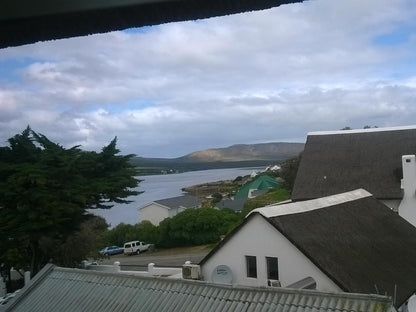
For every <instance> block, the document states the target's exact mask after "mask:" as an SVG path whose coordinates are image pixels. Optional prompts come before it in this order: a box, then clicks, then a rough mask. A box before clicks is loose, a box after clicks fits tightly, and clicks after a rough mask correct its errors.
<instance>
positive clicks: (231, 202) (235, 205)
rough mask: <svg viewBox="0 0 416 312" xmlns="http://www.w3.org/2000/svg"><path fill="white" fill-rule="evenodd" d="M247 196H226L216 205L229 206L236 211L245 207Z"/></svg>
mask: <svg viewBox="0 0 416 312" xmlns="http://www.w3.org/2000/svg"><path fill="white" fill-rule="evenodd" d="M246 201H247V198H234V199H230V198H224V199H221V200H220V201H219V202H218V203H217V204H216V205H215V206H216V207H217V208H229V209H232V210H234V211H241V210H243V208H244V204H245V203H246Z"/></svg>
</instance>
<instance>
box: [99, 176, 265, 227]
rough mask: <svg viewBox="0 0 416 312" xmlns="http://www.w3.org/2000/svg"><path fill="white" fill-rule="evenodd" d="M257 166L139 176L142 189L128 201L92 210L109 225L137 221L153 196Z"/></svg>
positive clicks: (171, 193)
mask: <svg viewBox="0 0 416 312" xmlns="http://www.w3.org/2000/svg"><path fill="white" fill-rule="evenodd" d="M259 170H260V169H259V168H230V169H212V170H201V171H190V172H184V173H176V174H164V175H150V176H143V177H139V179H142V180H143V181H142V182H140V184H139V187H138V188H137V189H136V190H137V191H144V193H142V194H140V195H137V196H131V197H129V198H128V199H129V200H132V201H133V202H132V203H130V204H115V205H114V207H113V208H111V209H95V210H94V211H93V212H94V213H95V214H97V215H100V216H102V217H104V218H105V219H106V220H107V223H109V224H110V225H111V226H112V227H114V226H116V225H117V224H119V223H121V222H123V223H129V224H136V223H138V222H139V221H140V217H139V210H138V209H139V208H140V207H142V206H144V205H145V204H147V203H150V202H152V201H155V200H159V199H164V198H169V197H175V196H180V195H183V192H182V188H184V187H187V186H192V185H196V184H201V183H206V182H214V181H221V180H232V179H235V178H236V177H238V176H244V175H248V174H251V173H252V172H253V171H259Z"/></svg>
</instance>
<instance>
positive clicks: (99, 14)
mask: <svg viewBox="0 0 416 312" xmlns="http://www.w3.org/2000/svg"><path fill="white" fill-rule="evenodd" d="M300 1H301V0H255V1H253V0H210V1H207V0H88V1H74V0H69V1H56V0H38V1H36V3H34V2H33V1H32V0H13V1H9V0H8V1H0V29H1V32H0V48H5V47H9V46H17V45H23V44H28V43H34V42H37V41H44V40H52V39H61V38H69V37H76V36H84V35H90V34H94V33H103V32H109V31H114V30H122V29H126V28H131V27H141V26H148V25H156V24H162V23H168V22H175V21H184V20H195V19H200V18H207V17H213V16H221V15H228V14H233V13H240V12H246V11H253V10H262V9H269V8H272V7H276V6H279V5H282V4H287V3H293V2H300Z"/></svg>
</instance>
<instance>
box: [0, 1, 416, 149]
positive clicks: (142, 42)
mask: <svg viewBox="0 0 416 312" xmlns="http://www.w3.org/2000/svg"><path fill="white" fill-rule="evenodd" d="M415 21H416V8H415V6H414V5H413V4H412V1H411V0H398V1H395V2H394V3H392V2H391V1H389V0H380V1H375V0H371V1H365V2H362V1H346V0H343V1H331V0H315V1H305V2H303V3H299V4H292V5H284V6H280V7H278V8H274V9H270V10H265V11H259V12H251V13H245V14H236V15H231V16H227V17H218V18H211V19H206V20H200V21H189V22H180V23H170V24H164V25H160V26H153V27H146V28H143V29H139V30H130V31H127V32H112V33H108V34H100V35H92V36H86V37H79V38H72V39H66V40H56V41H49V42H43V43H36V44H32V45H27V46H22V47H15V48H9V49H3V50H0V67H3V68H7V70H8V71H5V70H2V71H1V73H2V77H1V80H0V130H1V132H0V141H2V142H5V141H6V139H7V138H8V137H10V136H12V135H14V134H15V133H18V132H20V131H22V130H23V129H24V128H25V127H26V125H28V124H30V125H31V127H32V128H33V129H35V130H36V131H39V132H41V133H43V134H45V135H47V136H48V137H49V138H50V139H52V140H54V141H57V142H59V143H61V144H63V145H67V146H73V145H78V144H81V145H82V146H83V147H84V148H85V149H96V150H98V149H100V148H101V147H102V146H104V145H105V144H107V143H108V142H109V141H110V140H111V139H112V138H113V137H114V136H117V137H118V139H119V141H118V143H119V148H120V149H121V150H122V151H123V152H125V153H136V154H138V155H141V156H158V157H177V156H182V155H183V154H186V153H189V152H192V151H195V150H197V149H203V148H210V147H221V146H228V145H231V144H235V143H253V142H262V141H282V140H298V141H301V140H304V139H305V137H306V133H307V132H308V131H314V130H335V129H339V128H342V127H344V126H347V125H348V126H351V127H363V126H365V125H377V126H393V125H405V124H412V123H414V121H413V120H415V117H416V115H415V114H416V112H415V109H414V108H413V106H414V102H415V95H414V94H416V92H415V88H416V83H415V81H416V75H415V74H414V72H415V69H416V68H415V67H416V63H415V62H414V61H412V60H414V58H415V52H414V51H416V49H415V48H416V22H415ZM395 38H398V39H397V40H394V39H395ZM2 65H3V66H2ZM57 129H59V131H56V130H57Z"/></svg>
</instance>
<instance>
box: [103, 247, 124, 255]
mask: <svg viewBox="0 0 416 312" xmlns="http://www.w3.org/2000/svg"><path fill="white" fill-rule="evenodd" d="M123 251H124V248H123V247H119V246H110V247H105V248H103V249H101V250H100V254H101V255H103V256H111V255H116V254H121V253H123Z"/></svg>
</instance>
